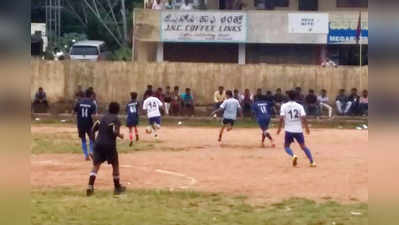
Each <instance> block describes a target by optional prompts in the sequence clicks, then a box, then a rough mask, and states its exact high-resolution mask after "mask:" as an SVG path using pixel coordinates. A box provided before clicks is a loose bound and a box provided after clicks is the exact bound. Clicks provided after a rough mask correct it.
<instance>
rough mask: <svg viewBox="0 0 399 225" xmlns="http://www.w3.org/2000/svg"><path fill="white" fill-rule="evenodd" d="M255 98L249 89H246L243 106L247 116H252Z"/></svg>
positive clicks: (242, 101) (242, 99)
mask: <svg viewBox="0 0 399 225" xmlns="http://www.w3.org/2000/svg"><path fill="white" fill-rule="evenodd" d="M253 99H254V98H253V96H252V95H251V92H250V91H249V89H245V91H244V94H243V95H242V97H241V107H242V111H243V114H244V116H245V117H249V116H251V109H252V108H251V107H252V103H253Z"/></svg>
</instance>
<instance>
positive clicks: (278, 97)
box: [274, 88, 286, 115]
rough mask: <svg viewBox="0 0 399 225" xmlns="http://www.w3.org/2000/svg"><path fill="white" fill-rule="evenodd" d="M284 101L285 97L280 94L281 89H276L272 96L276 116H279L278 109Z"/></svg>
mask: <svg viewBox="0 0 399 225" xmlns="http://www.w3.org/2000/svg"><path fill="white" fill-rule="evenodd" d="M285 100H286V97H285V96H284V95H283V94H282V93H281V88H277V89H276V94H274V110H275V112H276V114H277V115H280V108H281V105H282V104H283V103H284V102H285Z"/></svg>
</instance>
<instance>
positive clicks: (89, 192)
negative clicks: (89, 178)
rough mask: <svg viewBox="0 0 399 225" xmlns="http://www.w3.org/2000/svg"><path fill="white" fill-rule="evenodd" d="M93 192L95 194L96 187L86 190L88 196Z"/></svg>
mask: <svg viewBox="0 0 399 225" xmlns="http://www.w3.org/2000/svg"><path fill="white" fill-rule="evenodd" d="M93 194H94V189H90V188H88V189H87V190H86V196H87V197H89V196H92V195H93Z"/></svg>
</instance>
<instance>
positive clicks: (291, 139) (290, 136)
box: [284, 132, 298, 167]
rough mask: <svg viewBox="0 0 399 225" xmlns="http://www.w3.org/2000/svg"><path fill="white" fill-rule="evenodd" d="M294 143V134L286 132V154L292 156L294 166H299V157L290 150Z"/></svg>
mask: <svg viewBox="0 0 399 225" xmlns="http://www.w3.org/2000/svg"><path fill="white" fill-rule="evenodd" d="M293 142H294V137H293V134H292V133H290V132H285V138H284V149H285V152H286V153H287V154H288V155H289V156H291V158H292V166H294V167H295V166H297V164H298V157H297V156H296V155H295V154H294V152H293V151H292V149H291V148H290V146H291V144H292V143H293Z"/></svg>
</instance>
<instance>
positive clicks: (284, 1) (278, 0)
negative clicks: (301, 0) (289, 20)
mask: <svg viewBox="0 0 399 225" xmlns="http://www.w3.org/2000/svg"><path fill="white" fill-rule="evenodd" d="M274 3H275V6H277V7H289V6H290V0H274Z"/></svg>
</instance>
